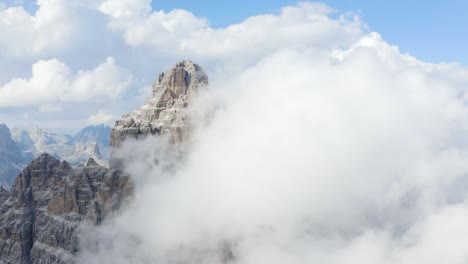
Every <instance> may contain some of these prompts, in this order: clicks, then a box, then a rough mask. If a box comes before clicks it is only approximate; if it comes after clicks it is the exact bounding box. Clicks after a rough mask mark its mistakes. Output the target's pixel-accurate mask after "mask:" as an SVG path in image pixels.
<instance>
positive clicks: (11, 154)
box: [0, 124, 111, 188]
mask: <svg viewBox="0 0 468 264" xmlns="http://www.w3.org/2000/svg"><path fill="white" fill-rule="evenodd" d="M110 132H111V128H110V127H108V126H104V125H102V124H101V125H97V126H88V127H85V128H83V129H82V130H81V131H79V132H78V133H77V134H76V135H75V136H73V137H72V136H68V135H60V134H57V133H54V132H52V131H49V130H47V129H43V128H38V127H36V128H12V129H11V130H10V129H9V128H8V127H7V126H6V125H5V124H0V185H2V186H4V187H6V188H9V187H10V186H11V185H12V183H13V181H14V179H15V177H16V175H17V174H18V173H19V172H20V171H21V169H22V168H24V167H25V166H26V165H27V164H28V163H29V162H30V161H31V160H33V159H34V158H36V157H38V156H40V155H41V154H42V153H48V154H50V155H52V156H54V157H56V158H58V159H61V160H66V161H68V162H69V164H71V165H72V166H73V165H78V164H80V163H83V162H85V161H86V160H88V159H89V158H93V159H94V160H95V161H96V162H97V163H99V164H100V165H103V166H107V165H108V159H109V141H110Z"/></svg>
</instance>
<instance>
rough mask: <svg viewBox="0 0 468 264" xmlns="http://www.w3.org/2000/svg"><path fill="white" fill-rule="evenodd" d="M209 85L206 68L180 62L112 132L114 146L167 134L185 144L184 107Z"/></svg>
mask: <svg viewBox="0 0 468 264" xmlns="http://www.w3.org/2000/svg"><path fill="white" fill-rule="evenodd" d="M207 86H208V76H207V74H206V73H205V72H204V71H203V69H202V68H201V67H200V66H199V65H197V64H195V63H193V62H192V61H189V60H184V61H180V62H177V63H176V64H175V65H174V66H172V67H171V68H170V69H168V70H167V71H166V72H164V73H161V74H160V75H159V77H158V79H157V80H156V81H155V82H154V84H153V88H152V93H151V96H150V97H149V98H148V99H147V100H146V102H145V103H144V105H142V106H141V107H139V108H138V109H136V110H135V111H133V112H131V113H129V114H125V115H124V116H122V119H120V120H118V121H117V122H116V124H115V127H114V128H113V129H112V132H111V142H110V144H111V146H112V147H119V146H120V145H121V143H122V142H123V141H124V139H125V138H127V137H131V138H140V137H145V136H147V135H149V134H151V135H154V134H168V135H170V136H171V139H172V141H173V142H182V141H184V139H185V138H186V136H187V134H188V127H187V122H186V120H185V118H186V111H185V108H186V107H187V105H188V104H189V102H190V100H191V98H193V96H194V95H195V94H197V92H198V91H199V90H200V89H204V88H205V87H207Z"/></svg>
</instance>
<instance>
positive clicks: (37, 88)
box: [0, 57, 132, 109]
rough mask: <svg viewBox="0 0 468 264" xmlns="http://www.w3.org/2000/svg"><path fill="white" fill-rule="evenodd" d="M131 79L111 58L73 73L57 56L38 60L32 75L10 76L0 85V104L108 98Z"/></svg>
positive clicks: (30, 103) (117, 93) (27, 104)
mask: <svg viewBox="0 0 468 264" xmlns="http://www.w3.org/2000/svg"><path fill="white" fill-rule="evenodd" d="M131 81H132V75H131V73H130V72H128V71H127V70H126V69H124V68H121V67H119V66H117V65H116V64H115V61H114V59H113V58H112V57H109V58H107V60H106V61H105V62H104V63H102V64H100V65H98V66H97V67H96V68H94V69H92V70H90V71H79V72H77V73H75V74H72V73H71V71H70V69H69V68H68V67H67V65H65V64H64V63H63V62H60V61H59V60H57V59H51V60H41V61H38V62H36V63H35V64H34V65H33V66H32V76H31V78H29V79H22V78H18V79H13V80H11V81H10V82H8V83H6V84H4V85H2V86H0V107H2V108H6V107H15V106H33V105H51V104H53V103H63V102H71V103H76V102H88V101H94V100H97V101H107V100H112V99H115V98H117V97H119V96H120V95H121V93H123V92H124V91H125V90H126V89H127V88H128V87H129V84H130V83H131ZM43 108H44V109H46V108H48V109H50V107H43Z"/></svg>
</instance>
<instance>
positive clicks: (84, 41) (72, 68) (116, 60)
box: [0, 0, 468, 134]
mask: <svg viewBox="0 0 468 264" xmlns="http://www.w3.org/2000/svg"><path fill="white" fill-rule="evenodd" d="M0 3H2V4H0V8H2V9H4V12H2V20H0V27H1V29H2V31H1V32H0V40H1V41H2V43H1V44H0V47H1V48H2V51H1V52H0V66H1V67H2V69H4V71H2V72H1V73H0V95H3V96H2V97H3V99H2V98H0V121H2V122H6V123H7V124H9V125H10V126H26V127H28V126H41V127H46V128H49V129H52V130H54V131H56V132H60V133H72V134H73V133H75V132H76V131H77V130H79V129H80V128H81V127H83V126H86V125H89V124H95V123H98V122H100V121H102V122H105V123H106V124H109V125H112V124H113V121H114V120H115V119H116V118H118V117H119V116H121V115H122V114H123V113H125V112H128V111H130V110H132V109H134V108H135V107H137V106H138V105H140V104H141V102H142V101H143V100H144V98H145V97H146V96H147V94H148V92H147V91H148V87H149V86H150V85H151V83H152V81H153V80H154V79H155V77H156V76H157V73H158V72H161V71H164V70H165V69H166V68H168V67H169V66H170V65H171V64H172V63H174V62H175V61H177V60H181V59H186V58H190V59H193V60H197V62H200V63H202V64H203V65H204V66H205V67H206V68H207V70H208V71H209V72H210V74H211V75H212V76H213V74H216V75H215V76H213V77H217V76H218V75H219V74H221V73H222V72H224V74H227V73H228V72H231V73H235V71H234V69H236V68H237V69H238V70H239V69H241V68H243V67H245V66H247V65H252V64H254V63H255V61H256V60H258V59H259V58H261V57H262V56H264V55H265V54H267V53H268V52H271V51H273V50H275V49H277V48H280V47H283V46H281V45H282V43H283V44H288V40H287V39H289V41H291V42H293V41H297V43H296V45H300V44H301V43H303V42H301V41H303V40H298V39H295V37H294V36H288V35H287V34H286V33H284V34H283V33H281V34H282V35H281V34H280V33H278V34H279V35H281V36H279V35H278V37H275V36H270V35H271V34H272V33H269V32H262V33H263V36H262V34H259V35H257V36H255V37H257V38H259V40H258V41H260V42H261V43H259V47H258V49H265V51H264V52H260V53H259V54H255V55H254V56H252V54H249V52H248V49H244V51H242V48H247V47H248V45H247V41H244V40H241V39H242V36H241V38H238V36H234V35H230V32H234V31H236V30H238V29H239V28H242V27H246V28H249V27H250V26H251V25H254V24H255V20H256V18H260V17H262V15H265V14H270V15H273V17H277V16H281V14H282V12H283V11H282V10H283V8H284V7H287V6H297V5H298V2H297V1H287V0H284V1H280V0H277V1H235V2H234V1H224V0H223V1H206V0H204V1H182V0H174V1H169V0H166V1H149V0H126V1H125V0H122V1H120V3H117V1H101V0H100V1H90V0H87V1H69V2H68V3H66V4H65V3H64V2H63V0H41V1H38V2H37V3H36V2H34V1H27V0H3V1H0ZM322 3H323V4H324V5H326V6H327V11H326V13H327V16H329V17H330V18H334V19H339V18H340V17H343V18H344V19H345V20H349V21H354V22H353V23H355V29H356V32H354V33H353V34H356V35H354V36H349V38H350V39H348V40H347V41H344V42H340V43H339V42H334V45H335V46H334V47H331V48H344V49H346V48H349V45H350V43H352V42H353V41H355V39H357V38H358V35H360V34H365V33H370V32H374V31H375V32H378V33H379V34H380V36H381V37H382V39H384V40H385V41H386V42H388V43H390V44H392V45H395V46H397V47H398V48H399V50H400V52H401V53H404V54H410V55H411V56H414V57H416V58H418V59H419V60H421V61H424V62H430V63H460V64H461V65H466V64H467V63H468V58H467V56H466V52H465V47H466V46H468V37H467V36H468V34H467V33H468V32H467V30H468V29H467V28H466V27H465V26H464V25H466V24H468V17H467V16H465V15H464V14H463V12H464V10H466V9H467V8H468V3H466V1H457V0H452V1H444V2H443V3H442V2H441V1H424V2H421V1H361V0H356V1H327V0H325V1H323V2H322ZM12 7H14V8H12ZM41 10H42V12H41ZM160 10H162V11H160ZM173 10H176V11H173ZM7 11H8V12H7ZM23 11H24V12H23ZM36 12H37V13H36ZM138 12H140V13H138ZM176 21H178V22H176ZM291 21H292V20H291ZM349 21H348V22H349ZM296 22H298V23H299V24H300V23H301V21H296ZM296 22H293V23H292V24H291V25H293V24H294V23H296ZM145 23H146V26H145ZM278 23H282V22H278ZM358 24H359V25H358ZM304 26H306V25H304ZM151 27H152V28H151ZM254 27H255V26H254ZM255 30H258V32H261V29H257V28H256V29H255ZM291 30H298V33H297V34H298V35H299V34H300V33H301V31H300V30H302V28H301V29H297V27H296V28H294V27H292V29H291ZM357 31H361V33H358V32H357ZM209 32H211V33H209ZM252 32H253V30H252ZM309 33H310V34H309V35H304V38H310V37H312V38H313V37H314V36H313V35H314V34H312V31H310V32H309ZM197 34H198V36H197ZM248 34H250V33H248ZM248 34H244V35H243V38H246V39H247V38H252V37H254V35H251V36H250V35H248ZM269 34H270V35H269ZM291 34H292V33H291ZM188 35H191V36H190V37H187V36H188ZM209 35H211V36H209ZM241 35H242V34H241ZM200 36H203V38H204V39H203V40H201V38H200ZM270 37H271V40H269V39H268V38H270ZM260 38H261V40H260ZM332 38H336V36H329V39H330V40H331V39H332ZM203 41H207V42H210V41H211V43H212V45H211V46H210V45H207V46H204V45H203ZM268 41H279V44H278V45H277V47H275V46H274V45H272V44H271V43H268ZM309 41H310V39H309ZM316 44H317V43H316ZM328 44H329V43H324V45H328ZM288 45H289V44H288ZM209 49H211V50H209ZM47 67H49V71H40V70H39V69H40V68H47ZM34 69H36V71H35V73H37V74H36V75H37V76H39V75H41V76H40V77H38V78H32V77H33V75H34V74H33V72H34ZM47 72H49V73H51V72H54V74H49V75H48V76H44V75H47ZM104 75H108V76H107V78H106V79H105V80H104V79H101V78H102V76H104ZM54 76H55V77H54ZM57 76H61V78H56V77H57ZM52 77H53V78H52ZM44 78H45V79H47V82H44V81H43V80H45V79H44ZM216 79H218V78H214V80H216ZM48 82H50V83H48ZM45 83H47V84H45ZM46 86H47V87H46ZM19 87H22V88H21V89H20V88H19ZM111 87H113V88H111ZM41 89H42V90H41ZM110 92H113V94H109V93H110ZM7 94H8V96H7ZM27 95H30V96H27ZM20 99H22V100H23V102H21V103H20V102H19V101H20ZM2 100H3V102H2Z"/></svg>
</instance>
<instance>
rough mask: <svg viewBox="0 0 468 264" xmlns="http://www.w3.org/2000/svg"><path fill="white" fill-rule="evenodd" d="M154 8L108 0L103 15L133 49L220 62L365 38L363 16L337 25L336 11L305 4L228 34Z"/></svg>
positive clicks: (257, 19) (198, 20) (226, 30)
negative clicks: (284, 48)
mask: <svg viewBox="0 0 468 264" xmlns="http://www.w3.org/2000/svg"><path fill="white" fill-rule="evenodd" d="M130 3H131V4H130ZM149 5H150V1H125V0H107V1H105V2H104V3H103V4H102V5H101V11H102V12H104V13H107V14H109V15H110V16H111V17H112V19H111V20H110V24H109V25H110V27H111V29H112V30H114V31H118V32H121V33H122V35H123V38H124V39H125V41H126V42H127V43H128V44H129V45H132V46H135V47H138V46H147V45H149V46H154V47H158V48H160V49H162V50H164V51H165V52H171V53H177V54H186V55H192V56H200V57H205V58H206V57H215V58H217V59H218V60H223V59H226V57H229V58H230V59H231V60H232V59H234V58H236V57H237V56H242V59H244V60H245V58H246V57H249V56H254V57H256V58H258V57H260V56H262V55H265V54H268V53H269V52H272V50H275V49H277V48H278V47H282V46H291V45H295V46H309V47H310V46H336V47H339V46H342V45H347V44H349V43H351V42H353V41H355V40H356V39H357V38H359V36H360V35H361V33H362V23H361V21H360V18H359V17H358V16H355V15H353V16H347V15H342V16H341V17H340V18H339V19H332V18H330V17H329V14H331V13H332V12H333V10H332V9H331V8H329V7H328V6H326V5H324V4H321V3H309V2H302V3H299V4H298V5H297V6H290V7H285V8H283V9H282V10H281V13H280V14H279V15H261V16H255V17H251V18H249V19H247V20H245V21H243V22H242V23H240V24H235V25H231V26H229V27H227V28H222V29H215V28H212V27H210V25H209V23H208V21H206V20H205V19H203V18H198V17H195V16H194V15H193V14H192V13H190V12H188V11H185V10H180V9H175V10H173V11H171V12H169V13H165V12H163V11H155V12H152V13H151V12H149V10H151V9H150V6H149ZM338 36H339V37H338ZM252 47H255V49H252Z"/></svg>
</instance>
